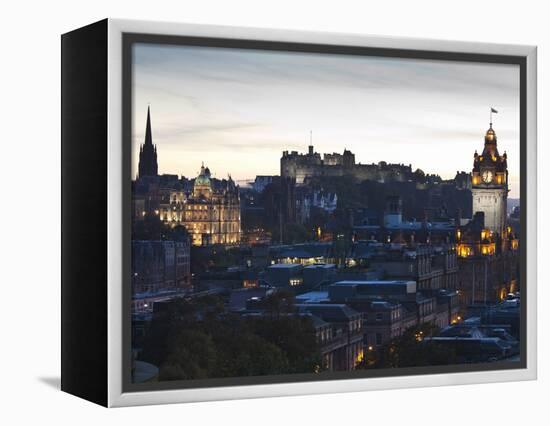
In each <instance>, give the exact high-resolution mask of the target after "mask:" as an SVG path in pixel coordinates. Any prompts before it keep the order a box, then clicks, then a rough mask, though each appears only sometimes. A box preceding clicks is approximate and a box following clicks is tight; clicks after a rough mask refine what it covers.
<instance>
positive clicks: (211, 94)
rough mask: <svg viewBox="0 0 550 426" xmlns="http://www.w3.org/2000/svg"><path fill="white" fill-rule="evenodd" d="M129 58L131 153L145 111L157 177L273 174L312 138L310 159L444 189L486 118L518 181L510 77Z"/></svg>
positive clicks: (361, 62)
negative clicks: (393, 172) (349, 158)
mask: <svg viewBox="0 0 550 426" xmlns="http://www.w3.org/2000/svg"><path fill="white" fill-rule="evenodd" d="M134 54H135V55H134V60H135V63H134V76H135V80H134V81H135V86H134V94H135V97H134V99H135V102H134V106H133V107H134V115H133V117H134V143H135V144H136V146H137V144H139V143H140V142H141V141H142V139H143V132H144V123H145V113H146V108H147V104H148V103H150V104H151V108H152V114H153V136H154V139H155V142H156V143H157V144H158V145H159V163H160V164H159V165H160V170H161V171H162V172H167V173H175V172H177V173H180V174H187V175H189V174H192V173H194V172H195V171H196V169H197V164H200V161H203V160H204V161H208V163H209V164H210V166H211V169H212V170H214V169H216V170H218V173H220V174H225V173H231V174H232V175H233V176H235V177H236V178H239V179H240V178H250V177H253V176H254V175H255V174H267V173H278V168H279V158H280V154H281V151H283V150H293V149H299V150H305V149H306V146H307V144H308V137H309V131H310V130H313V135H314V144H315V146H316V149H317V150H318V151H320V152H333V151H339V152H341V151H342V150H343V149H344V147H345V148H348V149H351V150H353V151H354V152H355V154H356V159H357V161H361V162H363V163H370V162H376V161H380V160H385V161H395V162H404V163H412V164H413V166H414V167H419V168H422V169H424V170H426V171H429V172H432V173H439V174H441V175H443V176H445V177H450V176H452V175H453V174H454V173H455V172H456V170H468V169H469V168H470V167H471V157H472V155H473V152H474V150H476V149H477V150H478V151H479V150H480V149H481V148H482V144H483V134H484V132H485V130H486V128H487V127H488V111H489V107H490V106H494V107H497V109H499V115H498V116H496V117H495V128H496V130H497V134H498V137H499V149H501V150H507V151H508V158H509V168H510V175H511V176H512V177H517V176H518V175H519V70H518V68H517V67H516V66H508V65H495V64H473V63H459V62H454V63H453V62H445V61H426V60H408V59H407V60H404V59H390V58H376V57H358V56H344V55H322V54H302V53H290V52H266V51H250V50H241V49H223V48H202V47H184V46H165V45H163V46H161V45H137V46H135V47H134ZM136 151H137V150H136V149H134V153H135V152H136ZM205 157H207V158H205ZM136 162H137V158H136V157H135V156H134V164H135V163H136ZM511 181H512V182H516V181H517V179H515V178H514V179H511ZM512 191H513V192H515V193H517V192H518V191H519V188H518V187H517V185H515V186H513V187H512ZM513 195H517V194H513Z"/></svg>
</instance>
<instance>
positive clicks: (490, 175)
mask: <svg viewBox="0 0 550 426" xmlns="http://www.w3.org/2000/svg"><path fill="white" fill-rule="evenodd" d="M481 177H482V179H483V182H485V183H489V182H491V181H492V180H493V172H491V171H490V170H485V171H484V172H483V174H482V175H481Z"/></svg>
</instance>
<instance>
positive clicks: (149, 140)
mask: <svg viewBox="0 0 550 426" xmlns="http://www.w3.org/2000/svg"><path fill="white" fill-rule="evenodd" d="M143 144H144V145H153V137H152V136H151V107H150V106H147V124H146V125H145V140H144V141H143Z"/></svg>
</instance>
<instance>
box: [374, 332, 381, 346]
mask: <svg viewBox="0 0 550 426" xmlns="http://www.w3.org/2000/svg"><path fill="white" fill-rule="evenodd" d="M375 337H376V345H381V344H382V333H376V336H375Z"/></svg>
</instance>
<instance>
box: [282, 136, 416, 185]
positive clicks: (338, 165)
mask: <svg viewBox="0 0 550 426" xmlns="http://www.w3.org/2000/svg"><path fill="white" fill-rule="evenodd" d="M281 176H282V177H283V178H291V179H295V180H296V183H297V184H298V185H300V184H303V183H306V182H307V180H308V179H311V178H315V177H337V176H353V177H354V178H355V179H356V180H358V181H363V180H373V181H377V182H388V181H393V182H406V181H409V180H414V173H413V171H412V168H411V165H410V164H409V165H408V166H406V165H404V164H388V163H386V162H384V161H381V162H379V163H378V164H361V163H356V162H355V155H354V154H353V153H352V152H351V151H349V150H347V149H345V150H344V153H343V154H339V153H336V152H335V153H332V154H323V157H322V158H321V154H319V153H317V152H315V151H314V149H313V145H309V149H308V152H307V153H306V154H302V153H298V152H297V151H291V152H289V151H283V156H282V157H281Z"/></svg>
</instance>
